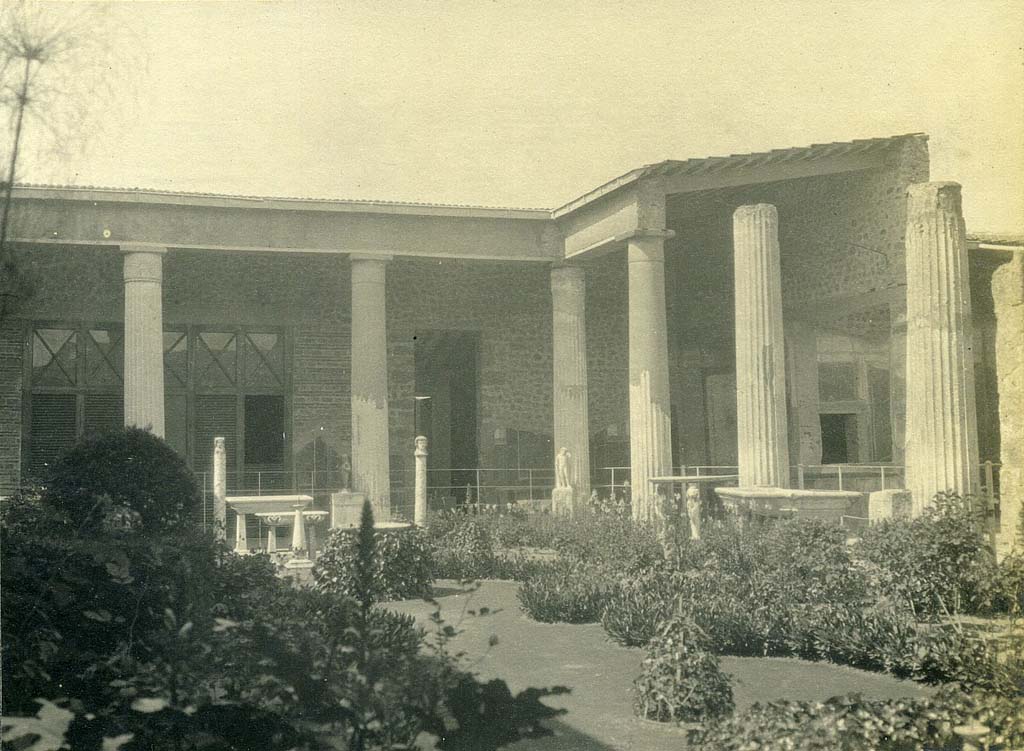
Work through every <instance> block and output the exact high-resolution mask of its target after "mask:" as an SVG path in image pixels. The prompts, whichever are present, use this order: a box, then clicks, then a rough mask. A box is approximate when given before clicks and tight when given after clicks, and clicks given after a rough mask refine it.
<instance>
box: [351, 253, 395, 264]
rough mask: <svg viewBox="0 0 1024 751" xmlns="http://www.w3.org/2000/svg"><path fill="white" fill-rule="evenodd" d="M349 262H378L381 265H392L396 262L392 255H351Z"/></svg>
mask: <svg viewBox="0 0 1024 751" xmlns="http://www.w3.org/2000/svg"><path fill="white" fill-rule="evenodd" d="M348 258H349V261H351V262H352V263H356V262H357V261H376V262H377V263H380V264H385V263H390V262H391V261H393V260H394V258H395V257H394V256H393V255H391V254H390V253H379V254H378V253H349V254H348Z"/></svg>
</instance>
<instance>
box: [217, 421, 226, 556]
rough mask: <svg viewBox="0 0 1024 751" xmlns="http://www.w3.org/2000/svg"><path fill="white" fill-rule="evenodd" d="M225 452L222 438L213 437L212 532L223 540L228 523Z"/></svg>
mask: <svg viewBox="0 0 1024 751" xmlns="http://www.w3.org/2000/svg"><path fill="white" fill-rule="evenodd" d="M227 475H228V473H227V453H226V452H225V450H224V439H223V438H214V439H213V534H214V535H215V536H216V537H217V539H218V540H223V539H224V538H225V535H226V534H227V532H226V530H227V524H228V506H227V495H228V483H227Z"/></svg>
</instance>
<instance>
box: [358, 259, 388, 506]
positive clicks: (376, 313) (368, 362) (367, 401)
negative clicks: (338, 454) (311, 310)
mask: <svg viewBox="0 0 1024 751" xmlns="http://www.w3.org/2000/svg"><path fill="white" fill-rule="evenodd" d="M389 260H390V257H389V256H384V257H380V256H360V255H353V256H352V258H351V262H352V474H353V485H354V487H355V490H357V491H360V492H362V493H365V494H366V496H367V497H368V498H369V499H370V503H371V504H372V505H373V514H374V518H375V519H379V520H381V521H387V520H389V519H390V518H391V500H390V497H391V485H390V469H391V458H390V454H389V451H390V448H389V441H388V349H387V316H386V311H385V286H384V281H385V268H386V266H387V262H388V261H389Z"/></svg>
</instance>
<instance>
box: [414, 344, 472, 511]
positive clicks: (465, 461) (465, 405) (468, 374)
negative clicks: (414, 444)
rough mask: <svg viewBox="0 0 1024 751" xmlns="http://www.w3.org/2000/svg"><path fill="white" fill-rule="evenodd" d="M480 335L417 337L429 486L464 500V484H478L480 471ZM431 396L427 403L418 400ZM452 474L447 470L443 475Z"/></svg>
mask: <svg viewBox="0 0 1024 751" xmlns="http://www.w3.org/2000/svg"><path fill="white" fill-rule="evenodd" d="M479 351H480V339H479V335H478V334H476V333H473V332H464V331H428V332H422V333H418V334H417V335H416V340H415V347H414V356H415V362H416V378H415V389H416V396H418V397H421V398H420V399H418V400H417V401H416V405H415V420H416V423H417V424H416V431H417V433H418V434H420V435H425V436H426V437H427V439H428V440H429V441H430V460H429V464H428V466H429V467H430V476H429V478H428V482H429V484H430V485H431V486H432V487H436V488H438V489H440V487H439V486H441V487H447V488H449V491H448V492H447V493H445V494H446V495H451V496H453V497H455V498H457V499H458V500H460V501H461V500H463V497H464V492H465V491H464V488H465V486H466V485H467V484H470V485H474V486H475V485H476V468H477V467H478V466H479V464H478V462H479V455H480V451H479V420H478V414H477V401H478V399H477V394H478V391H479V382H478V365H477V363H478V358H479ZM422 397H429V398H422ZM446 470H450V471H446Z"/></svg>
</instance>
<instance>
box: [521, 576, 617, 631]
mask: <svg viewBox="0 0 1024 751" xmlns="http://www.w3.org/2000/svg"><path fill="white" fill-rule="evenodd" d="M517 597H518V598H519V604H520V605H521V606H522V608H523V610H525V611H526V613H527V614H528V615H529V616H530V617H531V618H533V619H534V620H536V621H542V622H544V623H594V622H595V621H597V620H598V619H600V617H601V611H602V610H603V609H604V603H605V582H604V581H603V580H602V578H601V577H600V576H599V575H598V574H597V573H596V572H595V571H594V570H593V569H587V568H585V567H583V566H580V565H578V564H573V563H571V562H562V561H558V562H554V563H549V564H547V565H545V566H544V567H543V568H541V569H540V570H539V573H537V574H535V575H534V576H532V577H531V578H530V579H528V580H527V581H525V582H523V583H522V584H521V585H520V586H519V590H518V592H517Z"/></svg>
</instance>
